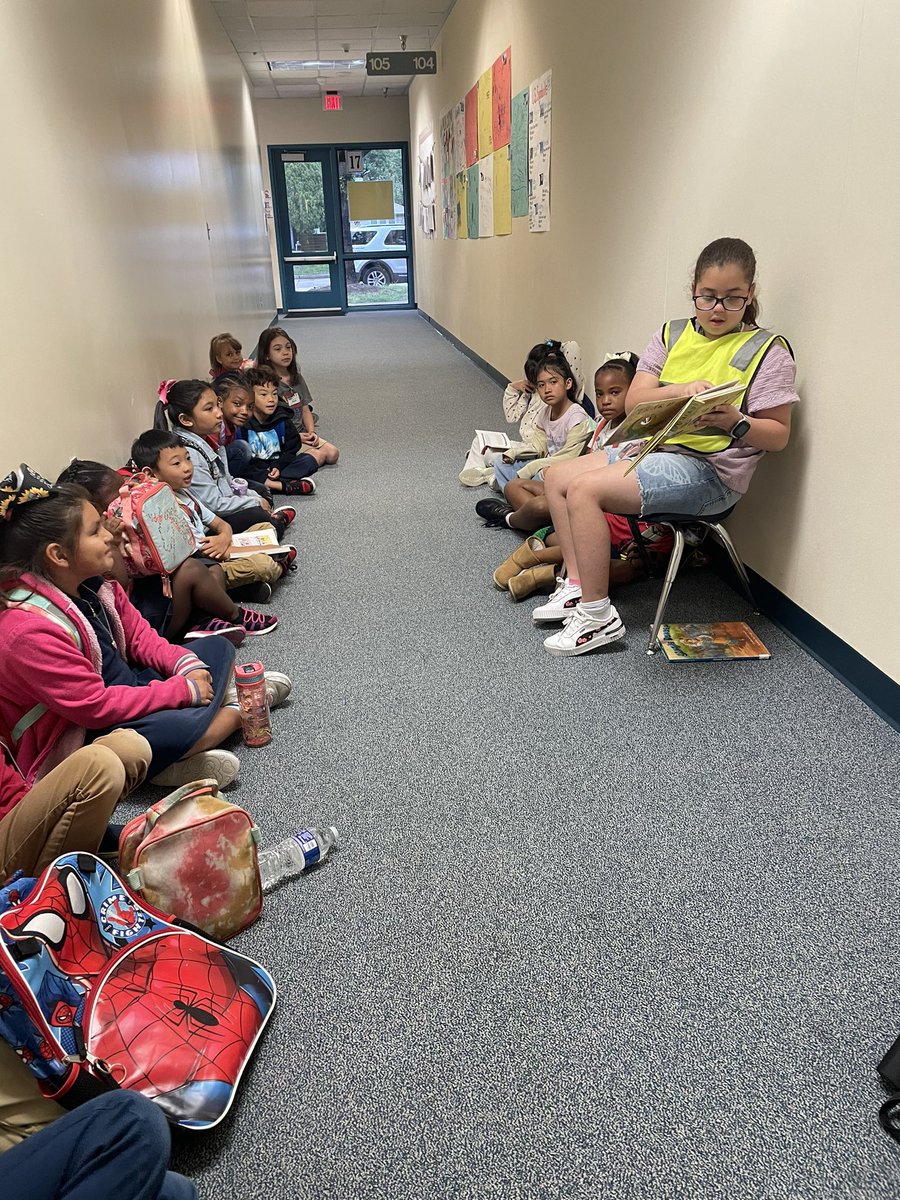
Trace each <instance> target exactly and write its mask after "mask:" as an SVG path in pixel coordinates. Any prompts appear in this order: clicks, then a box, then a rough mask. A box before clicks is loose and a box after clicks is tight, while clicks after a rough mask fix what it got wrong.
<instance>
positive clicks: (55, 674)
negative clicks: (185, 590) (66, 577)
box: [0, 575, 204, 817]
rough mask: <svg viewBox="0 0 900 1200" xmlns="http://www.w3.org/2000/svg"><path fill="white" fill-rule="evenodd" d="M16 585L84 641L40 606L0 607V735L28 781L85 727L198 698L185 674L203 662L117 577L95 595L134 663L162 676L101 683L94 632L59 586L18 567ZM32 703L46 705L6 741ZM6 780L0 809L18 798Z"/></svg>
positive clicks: (1, 783) (73, 744) (72, 745)
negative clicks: (137, 603) (40, 599)
mask: <svg viewBox="0 0 900 1200" xmlns="http://www.w3.org/2000/svg"><path fill="white" fill-rule="evenodd" d="M15 586H17V587H27V588H30V589H32V590H33V591H35V592H38V593H40V595H42V596H46V597H47V598H48V599H49V600H51V601H52V602H53V603H54V604H55V605H56V606H57V607H58V608H60V609H62V611H63V612H64V613H65V614H66V616H67V617H68V619H69V620H70V621H71V622H72V624H73V625H74V626H75V627H76V628H77V629H78V631H79V633H80V634H81V643H82V646H83V647H84V649H80V648H79V647H78V646H76V645H75V643H74V641H73V640H72V636H71V634H70V633H69V632H68V631H67V630H66V629H64V628H63V627H62V626H61V625H59V624H57V623H56V622H55V621H53V620H51V619H50V618H49V617H48V616H47V615H46V614H45V613H43V612H39V611H34V610H31V609H26V608H18V607H16V606H15V605H13V606H11V607H9V608H3V609H0V737H2V738H3V740H4V741H5V742H7V744H9V745H10V747H11V749H12V752H13V754H14V756H15V760H16V762H17V764H18V766H19V769H20V771H21V773H22V775H23V776H24V778H25V783H26V784H27V786H28V787H30V786H31V785H32V784H33V783H34V781H35V780H36V779H39V778H40V777H41V776H43V775H46V774H47V772H48V771H51V770H52V769H53V768H54V767H56V766H58V765H59V763H60V762H62V760H63V759H64V758H66V757H67V756H68V755H69V754H71V753H73V751H75V750H77V749H78V748H79V746H81V745H82V744H83V743H84V731H85V730H86V729H105V728H107V727H108V726H115V725H117V724H119V723H121V722H127V721H133V720H135V719H136V718H138V717H143V716H145V715H146V714H147V713H153V712H159V711H161V710H162V709H167V708H187V707H190V706H191V705H193V704H195V703H197V700H196V696H197V693H196V691H195V689H194V688H193V686H192V685H191V682H190V681H189V680H187V679H185V678H184V676H185V675H186V674H187V672H189V671H193V670H197V669H198V668H200V669H202V668H203V667H204V664H203V663H202V662H201V661H200V659H198V658H197V656H196V655H195V654H192V653H191V652H190V651H189V650H185V649H184V647H183V646H173V645H171V644H170V643H169V642H167V641H165V640H164V639H163V638H161V637H160V636H159V634H157V633H156V632H154V630H153V629H151V628H150V626H149V625H148V624H147V622H146V621H145V620H144V618H143V617H142V616H141V614H140V613H139V612H138V611H137V609H136V608H134V607H133V605H132V604H131V603H130V601H129V600H128V597H127V596H126V595H125V593H124V591H123V590H122V588H121V587H120V586H119V585H118V584H117V583H104V584H103V586H102V587H101V589H100V592H99V596H100V599H101V601H102V603H103V606H104V609H105V610H106V614H107V616H108V618H109V621H110V627H111V629H112V631H113V636H114V638H115V641H116V644H117V646H118V648H119V653H120V654H121V655H122V657H123V658H126V659H127V660H128V661H129V662H130V663H131V664H132V665H133V666H135V667H138V668H141V667H151V668H152V669H153V670H154V671H156V672H158V673H159V674H160V675H162V676H163V678H162V679H160V680H153V681H152V682H151V683H148V684H146V685H145V686H143V687H127V686H126V687H121V686H117V687H107V686H106V684H105V683H104V682H103V678H102V676H101V674H100V664H101V657H100V647H99V645H98V643H97V638H96V635H95V634H94V631H93V629H92V628H91V626H90V625H89V623H88V622H87V621H86V620H85V618H84V616H83V615H82V613H81V611H80V610H79V609H78V607H77V606H76V605H75V604H74V603H73V602H72V600H71V599H70V598H69V597H68V596H66V595H65V593H63V592H61V591H59V590H58V589H57V588H55V587H53V585H52V584H50V583H48V582H47V581H46V580H44V579H39V578H38V577H37V576H34V575H23V576H22V578H21V579H19V580H18V581H17V583H16V585H15ZM36 704H43V705H45V706H46V708H47V711H46V712H45V713H44V714H43V715H42V716H40V717H39V718H38V719H37V720H36V721H35V722H34V724H33V725H31V726H30V728H28V729H26V730H25V732H24V733H23V734H22V736H21V738H20V740H19V742H18V744H17V745H15V746H12V745H11V738H10V734H11V731H12V730H13V729H14V728H15V726H16V725H17V724H18V722H19V721H20V720H21V718H22V717H23V716H24V715H25V714H26V713H27V712H29V711H30V710H31V709H32V708H33V707H34V706H35V705H36ZM10 783H11V781H10V780H7V779H6V778H4V777H3V776H2V773H0V817H2V816H3V815H4V814H5V813H6V812H7V811H8V810H9V809H10V808H11V807H12V806H13V805H14V804H15V803H16V801H17V800H18V799H19V795H15V794H13V791H14V789H11V788H10V787H9V786H8V785H9V784H10Z"/></svg>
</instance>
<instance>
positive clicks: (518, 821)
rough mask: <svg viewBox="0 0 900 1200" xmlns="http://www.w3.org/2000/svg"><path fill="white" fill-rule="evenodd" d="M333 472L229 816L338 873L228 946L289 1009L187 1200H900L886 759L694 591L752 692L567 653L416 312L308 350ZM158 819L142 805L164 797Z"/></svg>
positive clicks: (204, 1147)
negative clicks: (538, 618)
mask: <svg viewBox="0 0 900 1200" xmlns="http://www.w3.org/2000/svg"><path fill="white" fill-rule="evenodd" d="M291 327H292V332H293V334H294V336H295V338H296V340H297V341H298V343H299V345H300V350H301V361H302V366H303V371H304V374H305V376H306V378H307V379H308V381H309V383H310V386H311V388H312V390H313V393H314V395H315V397H316V407H317V409H318V410H319V412H320V414H321V424H320V431H321V432H322V434H323V435H324V436H325V437H327V438H330V439H332V440H334V441H335V442H336V443H337V444H338V445H339V446H340V448H341V451H342V458H341V462H340V464H339V465H338V466H337V467H336V468H332V469H325V470H323V471H321V472H320V473H319V477H318V480H319V491H318V494H317V495H316V496H315V497H312V498H310V499H301V500H300V501H299V502H298V507H299V508H300V515H299V517H298V519H297V521H296V523H295V525H294V527H293V530H292V531H291V533H292V535H295V536H293V540H294V541H295V542H296V544H297V546H298V547H299V550H300V558H299V562H300V564H301V566H300V571H299V572H298V573H297V574H296V575H295V576H293V577H292V579H291V580H290V581H289V582H288V583H287V584H286V585H285V586H284V587H283V588H282V591H281V594H280V595H279V596H277V597H276V599H275V605H274V608H275V611H277V612H278V613H279V615H280V616H281V626H280V628H279V629H278V630H277V631H276V632H275V633H274V634H273V635H271V636H270V637H267V638H263V639H258V640H257V641H256V642H255V643H254V644H253V645H252V650H254V651H259V652H261V654H262V656H263V657H264V659H265V661H266V663H267V665H269V666H272V667H276V668H280V669H283V670H286V671H288V673H289V674H290V675H291V676H292V678H293V680H294V693H293V697H292V699H291V701H290V703H289V704H288V705H287V706H286V707H285V708H284V709H282V710H279V711H278V712H277V713H276V714H275V731H276V737H275V740H274V741H273V743H272V744H271V746H269V747H267V748H266V749H263V750H256V751H253V750H246V751H242V758H243V769H242V775H241V779H240V781H239V784H238V785H237V786H236V787H235V788H234V789H233V792H232V794H233V795H234V797H235V799H236V800H238V801H239V802H240V803H243V804H244V805H245V806H247V807H248V808H250V809H251V810H252V811H253V813H254V814H255V815H256V817H257V819H258V822H259V824H260V826H261V827H262V830H263V832H264V835H265V838H266V839H275V838H280V837H283V836H285V835H286V834H288V833H290V832H291V831H292V830H293V829H294V828H295V827H297V826H298V825H300V824H302V823H305V822H327V823H335V824H336V825H337V826H338V827H339V829H340V832H341V838H342V842H341V847H340V850H339V852H338V853H336V854H335V855H334V857H333V858H332V859H331V860H329V861H328V862H327V863H325V864H323V865H322V867H321V868H319V869H318V870H316V871H315V872H313V873H311V874H310V875H308V876H305V877H302V878H300V879H297V880H295V881H293V882H292V883H289V884H287V885H286V886H283V887H282V888H280V889H279V890H278V891H276V892H274V893H273V894H272V895H271V897H270V898H269V899H268V901H267V904H266V907H265V911H264V913H263V917H262V919H261V920H260V921H259V922H258V923H257V924H256V925H255V926H254V927H253V928H252V929H250V930H248V931H247V932H246V933H244V934H242V935H241V936H239V937H238V938H237V939H236V940H235V945H236V947H237V948H238V949H240V950H243V951H245V952H246V953H248V954H250V955H251V956H254V957H256V958H258V959H259V960H260V961H262V962H263V963H264V964H265V965H266V966H268V967H269V968H270V969H271V970H272V972H273V973H274V974H275V976H276V978H277V980H278V983H279V987H280V999H279V1003H278V1006H277V1008H276V1011H275V1014H274V1016H273V1018H272V1021H271V1023H270V1026H269V1029H268V1032H267V1034H266V1036H265V1038H264V1040H263V1041H262V1043H261V1045H260V1047H259V1049H258V1053H257V1054H256V1056H255V1059H254V1061H253V1063H252V1065H251V1068H250V1070H249V1072H248V1074H247V1076H246V1077H245V1081H244V1084H243V1086H242V1089H241V1092H240V1095H239V1097H238V1100H237V1102H236V1104H235V1108H234V1110H233V1113H232V1115H231V1116H230V1118H229V1119H228V1120H227V1122H226V1123H225V1124H224V1125H223V1126H222V1127H221V1128H220V1129H219V1130H217V1131H214V1132H212V1133H210V1134H207V1135H199V1136H195V1137H187V1136H181V1137H180V1138H179V1139H178V1144H177V1148H176V1163H177V1165H178V1166H179V1167H180V1168H181V1169H183V1170H185V1171H186V1172H188V1173H189V1174H191V1175H192V1176H194V1178H195V1179H196V1181H197V1184H198V1187H199V1190H200V1194H201V1196H202V1197H213V1196H217V1197H228V1196H236V1197H243V1198H251V1200H256V1198H263V1197H273V1196H297V1197H322V1198H323V1200H326V1198H327V1200H338V1198H341V1200H344V1198H349V1197H365V1198H368V1197H381V1196H390V1197H392V1198H397V1200H407V1198H410V1200H412V1198H420V1197H435V1196H439V1197H451V1196H452V1197H461V1196H465V1197H490V1198H494V1197H497V1198H501V1197H502V1198H512V1197H541V1198H543V1197H615V1198H628V1197H654V1198H656V1197H660V1198H668V1197H673V1198H674V1197H679V1198H680V1197H723V1196H729V1197H741V1198H747V1200H750V1198H756V1197H760V1198H761V1197H773V1198H788V1197H790V1198H805V1197H809V1198H818V1200H821V1198H822V1197H829V1198H830V1197H866V1198H873V1200H878V1198H882V1197H883V1198H885V1200H887V1198H888V1197H891V1198H892V1197H896V1196H897V1195H898V1194H900V1151H898V1148H897V1147H895V1146H894V1145H893V1144H892V1143H890V1142H889V1141H888V1139H887V1138H886V1137H885V1136H884V1135H883V1134H882V1133H881V1132H880V1131H879V1129H878V1126H877V1122H876V1110H877V1107H878V1104H879V1102H880V1100H881V1098H882V1093H881V1091H880V1088H879V1085H878V1082H877V1080H876V1077H875V1074H874V1065H875V1063H876V1061H877V1060H878V1058H879V1057H880V1056H881V1053H882V1052H883V1050H884V1049H885V1048H886V1047H887V1045H889V1044H890V1042H891V1041H892V1040H893V1039H894V1037H895V1036H896V1035H897V1034H898V1033H900V997H898V969H897V945H896V927H897V884H898V866H897V846H898V841H900V827H898V818H897V800H898V793H900V788H898V766H897V759H898V741H900V739H898V735H897V734H896V732H894V731H893V730H892V729H891V728H889V727H888V726H887V725H885V724H884V723H883V722H882V721H881V720H880V719H879V718H878V717H877V716H875V715H874V714H873V713H872V712H871V711H870V710H868V709H867V708H866V707H865V706H864V705H863V704H862V702H861V701H860V700H858V699H857V698H856V697H855V696H854V695H852V694H851V693H850V692H849V691H848V690H847V689H846V688H844V687H843V686H842V685H841V684H840V683H838V682H837V681H836V680H835V679H833V678H832V677H831V676H830V675H829V674H828V673H827V672H825V671H824V670H823V668H822V667H821V666H819V665H818V664H817V663H816V662H814V661H813V660H812V659H811V658H809V657H808V656H807V655H805V654H804V653H803V652H802V651H801V650H800V649H799V648H798V647H797V646H796V645H795V644H794V643H793V642H791V641H790V640H789V639H788V638H787V637H786V636H785V635H784V634H783V633H781V632H780V631H779V630H778V629H776V628H774V627H773V626H772V625H770V624H769V623H768V622H767V621H766V620H765V619H763V618H761V617H750V616H749V614H748V611H747V608H746V605H745V602H744V601H743V600H742V599H741V598H740V597H739V596H738V594H737V593H736V592H733V591H732V590H731V589H729V588H728V587H727V586H726V585H725V584H723V583H722V582H721V581H720V580H719V579H718V578H716V577H715V576H714V575H713V574H711V573H710V572H707V571H697V570H694V571H686V572H685V573H684V574H683V575H682V576H681V577H680V578H679V580H678V581H677V583H676V586H675V589H674V592H673V598H672V601H671V605H670V609H669V619H671V620H678V619H681V620H710V619H738V620H740V619H748V618H749V619H750V621H751V624H752V625H753V626H754V628H755V629H756V630H757V632H758V633H759V634H760V635H761V636H762V638H763V640H764V641H765V642H766V643H767V644H768V646H769V648H770V650H771V651H772V658H771V660H770V661H768V662H760V663H732V664H710V665H703V666H676V665H669V664H667V663H666V662H665V661H663V660H661V659H659V658H653V659H649V658H647V657H646V655H645V654H644V639H645V637H646V630H647V629H648V627H649V623H650V620H651V617H652V613H653V609H654V607H655V603H656V598H657V595H658V587H659V584H658V583H654V582H647V583H641V584H637V585H634V586H632V587H631V588H628V589H625V590H623V591H621V592H620V593H619V595H618V597H617V598H616V602H617V604H618V606H619V609H620V612H621V613H622V616H623V619H624V620H625V622H626V625H627V626H628V630H629V633H628V637H627V638H626V640H625V641H624V642H620V643H618V644H617V645H616V646H615V647H611V648H609V649H608V650H607V651H605V652H602V653H600V654H595V655H592V656H588V657H586V658H581V659H577V660H555V659H551V658H550V657H549V656H548V655H546V654H545V653H544V651H543V650H542V648H541V645H540V642H541V635H540V633H539V632H537V631H536V629H535V628H534V627H533V626H532V623H531V620H530V610H531V608H532V607H533V603H534V602H532V601H526V602H524V603H522V604H520V605H516V604H515V603H514V602H512V601H511V600H510V598H509V597H508V596H506V595H503V594H500V593H498V592H497V591H496V590H495V589H494V588H493V587H492V584H491V571H492V570H493V568H494V567H495V566H496V565H497V563H499V562H500V561H501V560H502V559H503V558H505V557H506V555H507V554H508V553H509V552H510V551H511V550H512V549H513V548H514V546H515V545H516V543H517V539H516V536H515V535H514V534H512V533H511V532H509V531H496V530H488V529H485V528H484V527H483V526H482V525H481V523H480V522H479V521H478V520H477V518H476V517H475V515H474V512H473V506H474V503H475V501H476V499H478V497H479V495H483V494H485V493H484V492H483V491H482V492H477V491H472V490H469V489H465V488H463V487H461V486H460V485H459V484H458V483H457V481H456V473H457V471H458V470H459V469H460V467H461V465H462V460H463V456H464V453H465V449H466V448H467V446H468V443H469V441H470V440H471V437H472V433H473V431H474V429H475V427H476V426H478V427H482V428H484V427H487V428H492V427H496V426H497V423H498V421H499V420H501V419H502V418H501V417H500V393H499V390H498V388H497V387H496V385H495V384H494V383H492V382H491V381H490V380H489V379H488V378H487V377H486V376H485V375H484V374H483V373H481V372H480V371H479V370H478V369H477V368H476V367H475V366H473V365H472V364H471V363H470V362H469V361H468V360H467V359H465V358H464V357H463V356H462V355H461V354H459V353H458V352H457V351H456V350H455V349H454V348H453V347H452V346H451V345H449V344H448V343H447V342H446V341H444V340H443V339H442V338H441V337H440V336H439V335H438V334H437V333H436V332H435V331H434V330H433V329H432V328H431V327H430V326H429V325H428V324H427V323H426V322H425V321H424V320H422V318H421V317H419V316H418V315H416V314H414V313H402V312H401V313H381V314H375V315H363V314H357V315H353V316H349V317H346V318H328V319H321V320H315V321H311V320H310V321H295V322H292V325H291ZM157 794H158V793H157Z"/></svg>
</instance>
